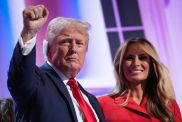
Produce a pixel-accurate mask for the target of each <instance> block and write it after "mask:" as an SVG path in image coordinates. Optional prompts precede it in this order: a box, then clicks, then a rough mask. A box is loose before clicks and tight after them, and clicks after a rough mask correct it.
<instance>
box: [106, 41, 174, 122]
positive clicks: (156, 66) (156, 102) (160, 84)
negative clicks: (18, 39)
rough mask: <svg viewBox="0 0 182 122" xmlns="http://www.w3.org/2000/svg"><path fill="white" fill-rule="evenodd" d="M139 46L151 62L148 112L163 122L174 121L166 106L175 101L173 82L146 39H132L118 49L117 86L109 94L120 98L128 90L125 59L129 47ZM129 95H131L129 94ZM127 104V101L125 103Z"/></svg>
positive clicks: (147, 89)
mask: <svg viewBox="0 0 182 122" xmlns="http://www.w3.org/2000/svg"><path fill="white" fill-rule="evenodd" d="M131 44H138V45H140V47H141V48H142V49H143V51H144V52H145V53H146V54H147V55H149V57H150V60H151V65H150V74H149V76H148V79H147V84H146V89H145V92H146V93H145V94H147V96H148V101H147V106H146V109H147V111H148V112H149V113H150V114H152V115H153V116H155V117H156V118H158V119H159V120H161V121H162V122H163V121H168V122H169V121H170V122H173V121H174V116H173V114H172V112H171V111H170V110H169V109H168V108H167V106H166V104H167V103H168V102H170V101H171V100H173V99H175V96H174V90H173V87H172V82H171V79H170V77H169V73H168V70H167V68H166V67H165V65H164V64H162V63H161V62H160V59H159V56H158V54H157V52H156V50H155V48H154V46H153V45H152V44H151V43H150V42H149V41H148V40H146V39H144V38H131V39H128V40H126V41H125V42H124V43H123V44H122V45H121V47H120V48H119V49H118V52H117V53H116V56H115V59H114V68H115V73H116V78H117V82H116V86H115V88H114V89H113V91H112V92H111V93H110V94H109V96H111V97H117V96H120V95H121V94H122V93H124V92H125V91H126V90H128V88H127V85H126V82H127V81H126V80H125V76H124V74H123V67H122V64H123V59H124V56H125V53H126V50H127V48H128V46H129V45H131ZM128 95H129V94H128ZM125 103H127V101H125Z"/></svg>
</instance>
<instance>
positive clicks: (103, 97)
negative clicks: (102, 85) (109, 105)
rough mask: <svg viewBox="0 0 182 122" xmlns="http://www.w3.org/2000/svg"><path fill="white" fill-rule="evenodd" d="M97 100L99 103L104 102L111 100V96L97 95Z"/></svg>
mask: <svg viewBox="0 0 182 122" xmlns="http://www.w3.org/2000/svg"><path fill="white" fill-rule="evenodd" d="M98 101H99V103H106V102H109V101H113V98H112V97H110V96H100V97H98Z"/></svg>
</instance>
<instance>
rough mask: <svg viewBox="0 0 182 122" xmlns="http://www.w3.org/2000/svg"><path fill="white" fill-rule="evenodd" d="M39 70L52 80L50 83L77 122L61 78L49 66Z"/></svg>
mask: <svg viewBox="0 0 182 122" xmlns="http://www.w3.org/2000/svg"><path fill="white" fill-rule="evenodd" d="M41 68H42V69H44V70H46V71H47V72H48V73H47V75H48V77H49V78H50V79H51V80H52V82H53V83H54V85H55V86H56V88H57V89H58V91H59V92H60V94H62V95H63V96H64V97H65V98H66V101H67V102H68V108H70V109H71V113H72V116H73V118H74V121H78V120H77V116H76V112H75V109H74V105H73V102H72V99H71V97H70V94H69V92H68V90H67V88H66V86H65V84H64V83H63V82H62V80H61V78H60V77H59V76H58V74H57V73H56V72H55V71H54V69H53V68H52V67H51V66H49V64H47V63H45V64H44V65H43V66H42V67H41Z"/></svg>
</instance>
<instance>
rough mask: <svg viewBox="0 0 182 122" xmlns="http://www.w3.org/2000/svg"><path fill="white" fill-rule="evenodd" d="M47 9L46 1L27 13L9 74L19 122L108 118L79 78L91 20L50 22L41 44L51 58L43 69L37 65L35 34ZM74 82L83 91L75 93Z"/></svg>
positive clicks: (79, 120) (9, 82)
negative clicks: (72, 84) (77, 79)
mask: <svg viewBox="0 0 182 122" xmlns="http://www.w3.org/2000/svg"><path fill="white" fill-rule="evenodd" d="M48 13H49V12H48V10H47V9H46V8H45V7H44V6H43V5H37V6H32V7H29V8H26V9H25V10H24V11H23V22H24V27H23V30H22V33H21V38H20V39H19V42H18V43H17V45H16V47H15V49H14V53H13V57H12V60H11V63H10V68H9V72H8V88H9V91H10V92H11V95H12V96H13V98H14V100H15V102H16V105H17V107H16V121H18V122H19V121H22V122H77V121H78V122H82V121H83V122H85V121H87V122H96V121H100V122H104V121H105V119H104V116H103V114H102V112H101V109H100V106H99V104H98V101H97V99H96V98H95V97H94V96H93V95H91V94H89V93H88V92H87V91H85V90H84V89H83V88H82V86H81V85H80V84H79V83H78V82H77V81H76V80H75V79H76V76H77V74H78V73H79V71H80V69H81V67H82V65H83V63H84V58H85V55H86V52H87V48H88V41H89V35H88V29H89V24H88V23H87V22H82V21H78V20H74V19H71V18H63V17H57V18H55V19H53V20H51V22H50V23H49V25H48V29H47V34H46V38H45V39H46V40H45V42H44V47H43V48H44V54H45V57H46V59H47V61H46V63H45V64H44V65H43V66H42V67H40V68H39V67H37V66H36V65H35V64H36V62H35V61H36V58H35V57H36V55H35V53H36V48H35V43H36V41H35V40H36V39H35V37H36V34H37V32H38V31H39V30H40V28H41V27H42V25H43V24H44V23H45V22H46V20H47V17H48ZM70 79H71V80H70ZM70 81H71V82H72V81H75V82H74V83H75V84H76V86H78V87H79V93H80V94H81V95H78V93H75V92H73V91H74V90H73V89H74V88H72V86H71V85H70V84H69V83H68V82H70ZM77 90H78V89H77ZM80 91H81V92H80ZM75 94H76V95H75ZM78 96H79V97H80V96H82V98H83V100H82V103H83V101H84V105H85V106H87V107H86V108H85V106H84V107H83V105H82V104H80V100H78V99H77V97H78ZM80 99H81V98H80Z"/></svg>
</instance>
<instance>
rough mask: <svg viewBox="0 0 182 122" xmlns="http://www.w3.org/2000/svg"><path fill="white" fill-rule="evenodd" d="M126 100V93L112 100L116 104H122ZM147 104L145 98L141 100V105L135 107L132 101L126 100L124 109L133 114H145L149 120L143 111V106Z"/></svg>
mask: <svg viewBox="0 0 182 122" xmlns="http://www.w3.org/2000/svg"><path fill="white" fill-rule="evenodd" d="M126 99H127V93H125V94H124V95H123V96H120V97H117V98H115V99H114V101H115V103H117V104H122V103H123V102H124V101H125V100H126ZM146 103H147V98H146V97H144V98H143V100H142V103H141V105H140V106H139V105H137V103H136V102H135V101H133V100H132V99H131V98H129V99H128V104H127V105H126V106H124V107H125V108H126V109H128V110H131V111H134V112H139V113H142V114H145V115H146V116H147V117H149V118H150V115H149V114H148V112H147V111H146V109H145V105H146Z"/></svg>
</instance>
